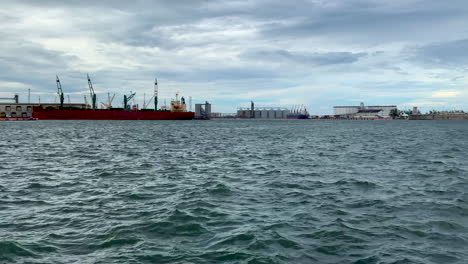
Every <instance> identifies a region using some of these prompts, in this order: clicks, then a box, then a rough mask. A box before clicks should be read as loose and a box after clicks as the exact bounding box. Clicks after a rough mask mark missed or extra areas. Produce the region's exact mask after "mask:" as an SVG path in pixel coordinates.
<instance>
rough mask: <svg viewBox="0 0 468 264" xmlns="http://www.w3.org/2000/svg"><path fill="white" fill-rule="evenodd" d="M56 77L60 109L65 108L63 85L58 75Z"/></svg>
mask: <svg viewBox="0 0 468 264" xmlns="http://www.w3.org/2000/svg"><path fill="white" fill-rule="evenodd" d="M55 77H56V82H57V94H58V96H59V99H60V108H63V101H64V100H65V97H64V96H63V90H62V84H60V79H59V77H58V75H55Z"/></svg>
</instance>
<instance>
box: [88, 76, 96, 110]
mask: <svg viewBox="0 0 468 264" xmlns="http://www.w3.org/2000/svg"><path fill="white" fill-rule="evenodd" d="M86 75H87V77H88V86H89V93H90V95H91V102H92V103H93V109H96V93H94V88H93V84H92V83H91V79H90V78H89V74H86Z"/></svg>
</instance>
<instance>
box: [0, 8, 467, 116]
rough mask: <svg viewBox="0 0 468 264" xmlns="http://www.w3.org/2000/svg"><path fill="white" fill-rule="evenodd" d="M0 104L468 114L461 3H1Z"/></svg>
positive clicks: (223, 110)
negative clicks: (127, 103)
mask: <svg viewBox="0 0 468 264" xmlns="http://www.w3.org/2000/svg"><path fill="white" fill-rule="evenodd" d="M0 2H1V4H2V9H1V10H0V34H1V38H0V49H1V53H0V96H1V97H3V96H12V95H13V93H19V94H20V99H23V101H24V100H26V98H27V89H28V88H30V89H31V92H32V100H33V101H37V99H38V97H39V96H40V97H41V100H42V101H49V102H53V101H54V100H57V99H56V95H55V93H56V88H55V75H56V74H58V75H59V76H60V78H61V81H62V87H63V89H64V92H65V93H66V94H67V95H69V96H70V98H71V100H72V101H75V102H82V101H83V96H84V95H87V94H88V88H87V82H86V73H89V74H90V76H91V78H92V80H93V83H94V86H95V89H96V90H97V91H98V92H99V94H98V100H99V101H104V100H105V98H107V93H108V92H111V93H114V92H115V93H117V96H116V98H117V97H118V98H119V101H121V97H122V96H123V94H124V93H129V92H130V91H136V92H137V98H136V103H139V104H142V103H143V94H144V93H146V95H147V97H149V96H150V94H151V93H152V90H153V87H152V85H153V80H154V78H155V77H157V78H158V80H159V88H160V95H161V96H162V97H163V99H162V100H164V98H166V99H169V98H171V97H173V96H174V94H175V92H177V91H179V92H180V93H181V94H182V95H185V96H187V97H188V96H192V97H193V101H194V102H202V101H205V100H208V101H210V102H212V103H213V108H214V111H220V112H234V111H235V109H236V108H237V107H238V106H241V105H242V106H245V105H248V104H249V102H250V100H254V101H255V102H257V105H264V106H270V105H271V106H272V105H278V106H289V105H292V104H304V105H307V106H308V108H309V110H310V112H311V113H316V114H329V113H332V107H333V105H349V104H358V103H359V102H361V101H364V102H365V103H366V104H374V105H375V104H396V105H398V106H399V108H402V109H405V108H410V107H411V106H413V105H417V106H420V107H422V108H423V109H426V110H430V109H446V110H449V109H463V110H468V90H467V89H466V87H467V85H468V78H467V69H468V15H467V14H468V2H467V1H466V0H451V1H436V0H393V1H380V0H327V1H323V0H298V1H282V0H269V1H266V0H251V1H189V0H185V1H169V0H160V1H118V0H113V1H110V0H109V1H91V0H82V1H58V0H57V1H55V0H43V1H33V0H30V1H28V0H22V1H5V0H0Z"/></svg>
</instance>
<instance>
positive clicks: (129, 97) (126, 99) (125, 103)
mask: <svg viewBox="0 0 468 264" xmlns="http://www.w3.org/2000/svg"><path fill="white" fill-rule="evenodd" d="M135 94H136V93H132V92H130V94H129V95H128V96H127V95H124V109H127V107H128V102H129V101H130V100H132V98H133V97H134V96H135Z"/></svg>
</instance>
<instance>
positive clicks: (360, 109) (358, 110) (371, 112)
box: [333, 103, 397, 118]
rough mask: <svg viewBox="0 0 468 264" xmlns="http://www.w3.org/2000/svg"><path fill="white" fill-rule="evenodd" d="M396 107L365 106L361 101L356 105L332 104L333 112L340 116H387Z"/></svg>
mask: <svg viewBox="0 0 468 264" xmlns="http://www.w3.org/2000/svg"><path fill="white" fill-rule="evenodd" d="M396 108H397V106H396V105H373V106H365V105H364V103H361V104H360V105H358V106H334V107H333V113H334V115H335V117H340V118H389V117H390V112H391V111H392V109H396Z"/></svg>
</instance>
